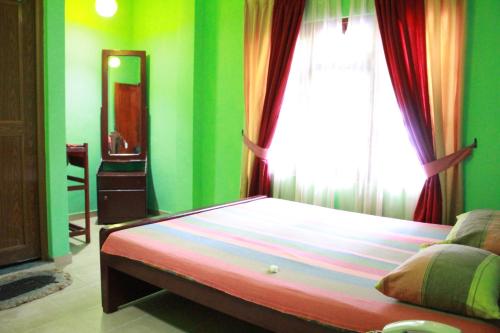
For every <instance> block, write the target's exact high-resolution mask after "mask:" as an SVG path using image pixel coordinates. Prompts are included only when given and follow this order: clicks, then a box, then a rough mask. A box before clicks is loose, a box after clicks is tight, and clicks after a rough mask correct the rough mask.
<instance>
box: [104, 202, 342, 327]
mask: <svg viewBox="0 0 500 333" xmlns="http://www.w3.org/2000/svg"><path fill="white" fill-rule="evenodd" d="M263 198H265V196H257V197H252V198H249V199H243V200H238V201H234V202H230V203H227V204H223V205H217V206H212V207H207V208H202V209H196V210H190V211H186V212H182V213H179V214H176V215H172V216H168V217H157V218H149V219H144V220H139V221H136V222H132V223H128V224H120V225H117V226H115V227H113V228H103V229H101V231H100V235H99V236H100V247H101V248H102V245H103V244H104V241H105V240H106V239H107V238H108V236H109V235H110V234H111V233H113V232H116V231H118V230H123V229H128V228H134V227H138V226H142V225H147V224H152V223H157V222H163V221H168V220H172V219H176V218H180V217H184V216H188V215H192V214H197V213H201V212H205V211H209V210H213V209H219V208H223V207H228V206H233V205H238V204H242V203H246V202H250V201H255V200H259V199H263ZM100 254H101V295H102V307H103V310H104V312H105V313H112V312H115V311H116V310H118V307H119V306H121V305H124V304H126V303H129V302H131V301H134V300H137V299H139V298H142V297H144V296H147V295H150V294H152V293H155V292H157V291H160V290H162V289H167V290H168V291H170V292H172V293H174V294H176V295H179V296H182V297H184V298H187V299H189V300H192V301H194V302H197V303H199V304H202V305H204V306H207V307H209V308H212V309H214V310H217V311H220V312H223V313H226V314H228V315H230V316H233V317H235V318H238V319H241V320H244V321H246V322H249V323H252V324H254V325H257V326H260V327H263V328H265V329H268V330H271V331H274V332H297V333H299V332H300V333H302V332H330V333H331V332H351V331H349V330H345V329H339V328H335V327H332V326H325V325H324V324H321V323H318V322H315V321H309V320H305V319H302V318H299V317H295V316H292V315H289V314H285V313H282V312H279V311H276V310H273V309H270V308H267V307H264V306H261V305H258V304H255V303H251V302H248V301H245V300H243V299H241V298H238V297H235V296H232V295H229V294H226V293H224V292H222V291H219V290H217V289H214V288H211V287H208V286H206V285H203V284H200V283H198V282H196V281H193V280H190V279H187V278H184V277H182V276H179V275H176V274H174V273H172V272H168V271H164V270H160V269H156V268H154V267H151V266H148V265H146V264H144V263H142V262H139V261H135V260H131V259H128V258H125V257H120V256H114V255H109V254H106V253H104V252H102V251H101V252H100Z"/></svg>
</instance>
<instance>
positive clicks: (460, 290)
mask: <svg viewBox="0 0 500 333" xmlns="http://www.w3.org/2000/svg"><path fill="white" fill-rule="evenodd" d="M375 287H376V288H377V289H378V290H379V291H380V292H382V293H383V294H384V295H387V296H390V297H394V298H397V299H398V300H401V301H405V302H408V303H413V304H417V305H423V306H425V307H429V308H434V309H438V310H444V311H449V312H454V313H458V314H462V315H467V316H471V317H480V318H484V319H500V309H499V306H498V299H499V298H500V256H497V255H496V254H493V253H491V252H488V251H485V250H482V249H477V248H474V247H470V246H463V245H455V244H437V245H434V246H430V247H428V248H425V249H423V250H421V251H420V252H418V253H417V254H415V255H414V256H412V257H411V258H409V259H408V260H406V261H405V262H404V263H402V264H401V265H400V266H399V267H397V268H396V269H394V270H393V271H392V272H390V273H389V274H388V275H386V276H385V277H383V278H382V279H381V280H380V281H379V282H378V283H377V285H376V286H375Z"/></svg>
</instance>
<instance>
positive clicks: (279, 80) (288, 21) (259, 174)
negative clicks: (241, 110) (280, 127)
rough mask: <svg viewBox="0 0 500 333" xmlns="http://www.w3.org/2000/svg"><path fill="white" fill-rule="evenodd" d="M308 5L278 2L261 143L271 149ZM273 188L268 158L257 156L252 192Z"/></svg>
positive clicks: (293, 0)
mask: <svg viewBox="0 0 500 333" xmlns="http://www.w3.org/2000/svg"><path fill="white" fill-rule="evenodd" d="M304 7H305V0H275V2H274V8H273V18H272V24H271V50H270V55H269V69H268V75H267V86H266V96H265V98H264V107H263V112H262V120H261V123H260V130H259V141H258V143H257V145H258V146H260V147H262V148H264V149H267V148H269V147H270V146H271V142H272V140H273V136H274V131H275V129H276V124H277V122H278V116H279V113H280V109H281V104H282V102H283V95H284V93H285V88H286V82H287V80H288V74H289V72H290V66H291V64H292V56H293V51H294V49H295V43H296V41H297V36H298V34H299V30H300V23H301V22H302V15H303V13H304ZM270 191H271V180H270V177H269V171H268V164H267V160H266V159H263V158H259V157H255V162H254V166H253V171H252V178H251V181H250V189H249V195H250V196H252V195H258V194H265V195H269V194H270Z"/></svg>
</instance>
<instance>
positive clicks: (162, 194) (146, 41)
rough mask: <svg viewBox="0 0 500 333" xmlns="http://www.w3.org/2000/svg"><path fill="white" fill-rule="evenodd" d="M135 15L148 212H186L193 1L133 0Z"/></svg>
mask: <svg viewBox="0 0 500 333" xmlns="http://www.w3.org/2000/svg"><path fill="white" fill-rule="evenodd" d="M146 4H147V5H146ZM134 13H135V15H134V20H133V25H134V33H133V39H134V48H136V49H140V50H146V53H147V55H148V95H149V98H148V106H149V131H150V133H149V134H150V135H149V152H148V154H149V160H148V163H149V165H148V167H149V176H150V180H149V182H148V185H149V193H148V194H149V208H151V209H154V210H158V209H159V210H163V211H170V212H174V211H179V210H185V209H190V208H191V207H192V204H193V203H192V202H193V201H192V200H193V199H192V197H193V193H192V187H193V186H192V182H193V178H192V173H193V125H192V124H193V62H194V54H193V48H194V0H187V1H178V0H156V1H147V2H143V1H135V3H134Z"/></svg>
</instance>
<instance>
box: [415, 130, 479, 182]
mask: <svg viewBox="0 0 500 333" xmlns="http://www.w3.org/2000/svg"><path fill="white" fill-rule="evenodd" d="M476 147H477V140H476V139H474V143H473V144H471V145H469V146H467V147H465V148H462V149H460V150H459V151H457V152H454V153H453V154H450V155H447V156H444V157H441V158H439V159H437V160H434V161H432V162H429V163H426V164H424V171H425V174H426V175H427V178H430V177H432V176H434V175H437V174H438V173H440V172H442V171H444V170H446V169H448V168H451V167H453V166H455V165H457V164H458V163H460V162H462V161H463V160H464V159H465V158H466V157H467V156H469V155H470V154H471V153H472V149H474V148H476Z"/></svg>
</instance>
